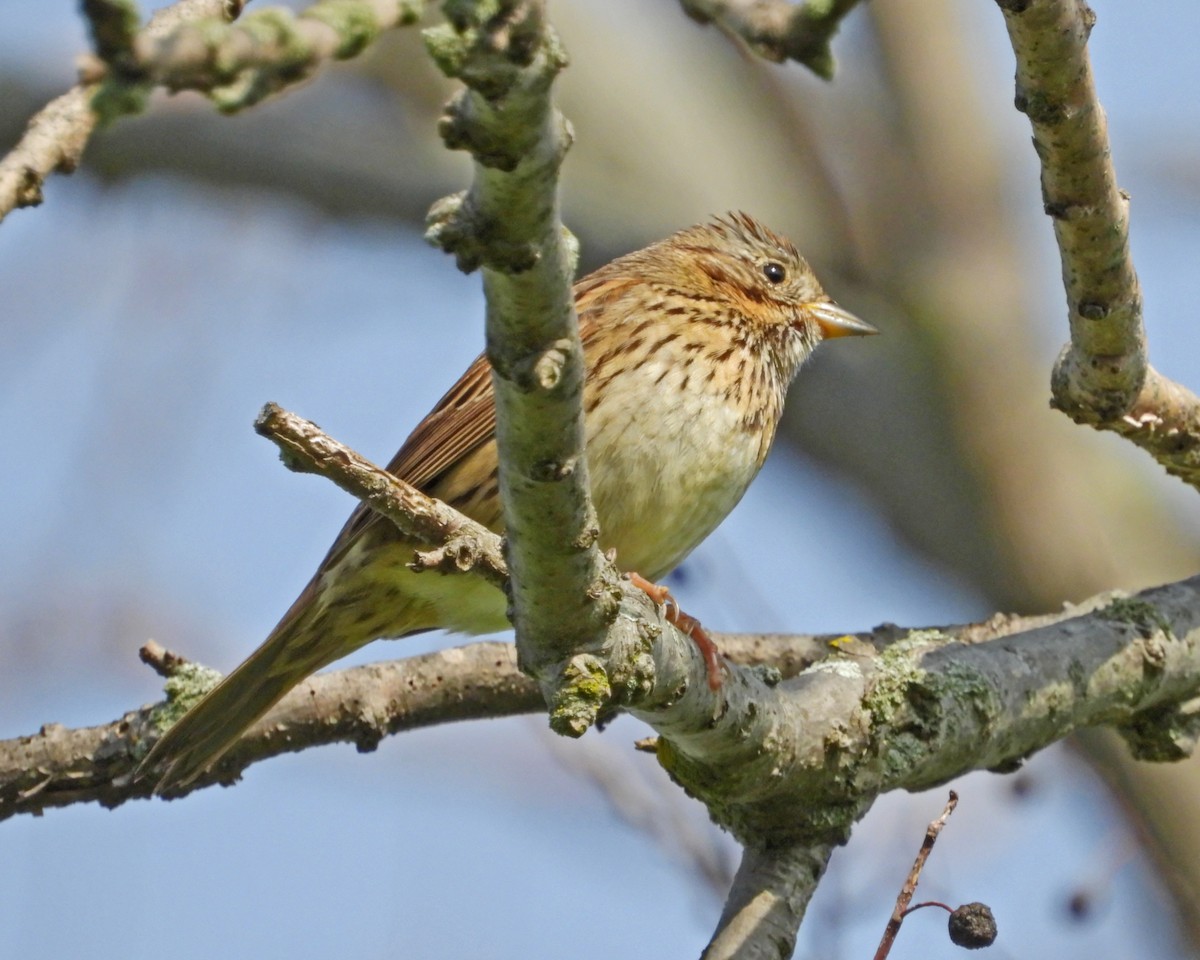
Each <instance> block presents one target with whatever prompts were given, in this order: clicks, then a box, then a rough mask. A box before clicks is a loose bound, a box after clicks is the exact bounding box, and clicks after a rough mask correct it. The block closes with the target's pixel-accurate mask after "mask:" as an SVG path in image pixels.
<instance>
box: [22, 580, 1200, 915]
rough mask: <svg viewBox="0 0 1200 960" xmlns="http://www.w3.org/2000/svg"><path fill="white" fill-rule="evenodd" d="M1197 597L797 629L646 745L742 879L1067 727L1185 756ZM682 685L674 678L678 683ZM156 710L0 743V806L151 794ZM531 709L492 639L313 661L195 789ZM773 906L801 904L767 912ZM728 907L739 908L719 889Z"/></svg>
mask: <svg viewBox="0 0 1200 960" xmlns="http://www.w3.org/2000/svg"><path fill="white" fill-rule="evenodd" d="M1197 611H1200V578H1193V579H1191V580H1187V581H1183V582H1181V583H1177V584H1172V585H1170V586H1166V587H1159V588H1155V589H1154V590H1148V591H1145V592H1143V593H1141V594H1138V595H1137V596H1135V597H1132V598H1120V597H1116V598H1115V597H1113V596H1111V595H1106V596H1102V597H1097V598H1094V599H1093V600H1092V601H1090V602H1089V603H1088V604H1085V605H1081V606H1080V607H1078V608H1075V609H1072V610H1070V611H1067V612H1065V613H1062V614H1058V615H1055V616H1051V617H1037V618H1017V617H996V618H992V619H991V620H989V621H987V622H985V623H981V624H975V625H971V626H968V627H955V628H934V629H927V630H914V631H905V630H901V629H899V628H896V627H888V628H880V630H879V631H876V632H875V633H873V634H860V635H857V636H843V637H840V638H834V637H822V638H811V637H799V638H795V639H796V644H792V645H799V646H807V647H808V648H809V649H810V650H812V651H813V653H814V654H816V653H817V652H822V653H824V657H823V658H822V659H821V660H820V661H819V662H818V663H817V664H816V665H815V666H810V667H809V668H808V669H806V670H804V671H803V672H801V673H799V674H798V675H796V676H794V678H788V677H782V679H781V675H780V674H779V673H778V672H776V671H775V670H774V669H772V668H771V667H770V666H769V665H767V666H764V667H763V668H761V669H760V670H759V671H757V675H758V676H759V677H760V678H761V679H762V683H761V686H760V688H758V689H747V691H746V692H747V693H749V694H753V695H756V696H759V699H758V700H756V701H744V700H743V695H742V693H741V692H732V691H731V699H732V700H733V701H734V702H733V703H732V704H731V711H730V714H729V715H722V716H720V717H715V716H712V715H710V716H708V717H707V718H704V717H694V718H692V720H691V721H690V722H686V723H685V718H684V715H683V711H684V710H686V709H687V707H686V705H685V704H683V703H672V702H666V703H664V704H662V705H661V706H659V707H657V708H656V709H655V711H654V716H655V719H656V720H659V721H662V720H663V719H664V718H665V721H666V723H664V724H663V725H664V726H670V724H671V721H674V722H675V725H676V727H677V729H676V730H674V731H673V732H672V734H671V741H670V744H669V745H665V744H663V742H662V741H660V746H659V755H660V757H661V758H663V759H664V761H665V762H666V764H667V767H668V769H669V770H670V771H671V773H672V774H673V776H675V777H676V778H677V779H679V780H681V781H682V782H683V783H684V784H685V785H686V786H687V787H688V788H689V789H691V790H692V791H693V792H694V793H695V794H696V795H697V796H698V797H700V798H701V799H702V800H703V801H704V802H705V803H707V804H708V805H709V807H710V809H711V810H712V811H713V813H714V815H715V816H716V818H717V820H718V822H720V823H721V824H722V825H724V826H727V827H730V828H731V829H733V830H734V831H735V833H737V835H738V836H740V837H742V838H743V839H751V838H753V837H757V838H758V842H750V843H748V846H749V847H750V848H752V849H756V850H760V851H762V852H765V853H766V854H767V855H768V859H766V860H761V859H759V860H754V861H753V862H754V863H756V864H757V866H756V867H755V869H754V870H752V871H750V872H751V875H753V874H756V873H757V872H758V871H759V870H761V869H768V870H769V869H771V868H770V867H769V857H770V856H773V855H774V854H773V853H772V850H775V851H776V852H777V851H778V850H780V849H782V850H785V851H786V850H790V851H792V854H793V855H797V856H798V855H800V854H801V853H802V852H803V851H809V853H807V854H803V857H804V858H808V859H806V860H805V862H807V863H809V864H819V863H820V862H821V860H822V858H821V856H819V855H818V854H819V852H820V850H821V849H822V848H823V846H824V845H825V844H829V843H837V842H840V841H841V840H843V839H844V838H845V835H846V832H847V831H848V830H849V829H850V826H851V825H852V823H853V822H854V820H855V819H856V817H857V816H858V815H859V814H861V813H862V812H863V811H865V809H866V808H867V807H869V806H870V803H871V801H872V800H873V799H874V797H875V796H876V795H877V794H878V793H880V792H883V791H886V790H891V789H895V788H897V787H905V788H908V789H918V788H921V787H926V786H930V785H932V784H934V783H939V782H943V781H945V780H948V779H950V778H952V777H955V776H959V775H961V774H963V773H966V772H968V771H970V770H974V769H979V768H1011V767H1012V766H1015V765H1016V764H1018V763H1019V762H1020V760H1021V759H1022V758H1023V757H1025V756H1027V755H1029V754H1030V753H1033V752H1034V751H1036V750H1037V749H1039V748H1040V747H1042V746H1045V745H1046V744H1048V743H1050V742H1053V741H1054V740H1056V739H1059V738H1061V737H1062V736H1065V735H1066V734H1067V733H1069V732H1070V731H1071V730H1074V729H1076V728H1078V727H1081V726H1087V725H1096V724H1105V725H1111V726H1116V727H1117V728H1118V729H1120V730H1121V731H1122V732H1123V733H1124V734H1125V736H1126V739H1127V740H1128V741H1129V742H1130V743H1131V745H1133V747H1134V749H1135V752H1136V753H1137V754H1138V755H1139V756H1142V757H1144V758H1147V759H1159V760H1162V759H1175V758H1178V757H1180V756H1182V755H1185V754H1186V753H1187V752H1188V751H1190V750H1191V749H1192V747H1193V745H1194V739H1195V736H1196V733H1197V730H1200V724H1198V723H1197V720H1196V717H1195V715H1194V712H1193V710H1192V707H1193V701H1194V699H1195V693H1196V691H1197V690H1200V612H1197ZM717 639H718V640H719V642H720V643H721V646H722V648H723V649H724V650H725V651H726V653H727V654H729V655H730V656H731V657H733V658H736V659H739V660H753V661H758V662H761V660H762V656H763V649H764V648H763V646H762V643H763V642H764V641H765V642H767V643H770V644H773V645H774V646H775V647H776V648H777V649H778V650H780V656H783V650H784V648H785V647H786V646H788V645H789V644H788V643H787V638H784V637H768V638H757V637H752V636H745V637H735V636H724V637H717ZM146 658H147V659H148V660H153V661H155V662H156V663H157V664H158V665H159V666H160V668H161V669H162V671H163V672H167V673H170V674H172V678H173V679H175V678H180V682H179V683H178V684H177V685H176V686H175V688H174V690H173V693H174V696H175V698H176V699H177V700H186V699H187V698H188V697H189V696H191V695H193V694H194V692H195V691H190V692H189V689H188V685H189V683H192V682H194V681H193V680H192V679H189V677H188V675H187V674H188V671H189V670H190V671H192V672H193V673H194V672H196V670H197V668H195V666H194V665H192V664H187V663H186V662H185V661H182V660H181V659H179V658H174V659H172V658H169V657H167V656H166V655H165V654H163V653H162V652H161V651H159V652H158V653H157V654H154V653H153V652H152V651H148V652H147V657H146ZM805 662H806V663H807V662H808V658H805ZM780 664H781V665H782V666H784V667H787V668H788V669H789V671H790V670H791V669H794V668H795V667H796V666H799V664H792V665H791V666H789V665H788V663H787V662H786V660H780ZM745 675H748V676H751V677H753V676H755V672H754V671H737V672H736V674H735V675H734V676H732V677H731V678H730V679H729V681H728V682H729V683H730V684H737V685H739V686H740V685H741V682H742V678H743V676H745ZM195 682H199V683H200V684H201V685H203V680H198V681H195ZM692 686H693V687H694V688H695V689H696V694H697V695H699V696H704V695H706V694H707V692H708V691H707V687H706V685H705V684H704V683H703V682H697V683H694V684H693V685H692ZM677 692H678V691H677ZM691 696H692V690H691V689H689V690H686V691H684V692H683V693H682V695H681V696H680V697H678V698H677V699H678V700H686V699H688V698H690V697H691ZM642 706H643V708H645V709H650V708H651V706H652V704H651V703H650V702H649V699H647V700H646V701H645V702H643V704H642ZM171 707H172V705H171V704H159V705H157V706H155V707H146V708H142V709H141V710H136V711H132V712H131V713H129V714H126V715H125V716H124V717H122V718H120V719H119V720H116V721H113V722H111V723H109V724H105V725H102V726H98V727H91V728H84V729H78V730H68V729H66V728H63V727H61V726H58V725H54V724H50V725H47V726H46V727H44V728H43V729H42V730H41V731H39V733H37V734H35V735H32V736H28V737H21V738H18V739H15V740H9V741H4V742H0V819H3V818H5V817H8V816H12V815H14V814H17V813H37V812H40V811H42V810H44V809H49V808H52V807H58V806H66V805H69V804H71V803H81V802H92V801H95V802H100V803H103V804H106V805H109V806H112V805H116V804H118V803H121V802H124V801H125V800H128V799H133V798H136V797H143V796H149V787H148V786H147V785H146V784H144V783H143V784H137V785H134V784H132V783H130V779H131V778H130V774H131V772H132V770H133V768H134V767H135V766H136V764H137V762H138V760H139V759H140V757H141V756H142V755H143V754H144V752H145V750H146V749H147V747H148V741H149V738H150V736H151V734H150V731H151V729H152V725H153V723H154V717H155V714H156V713H157V712H159V711H161V710H164V709H171ZM542 709H544V704H543V701H542V699H541V696H540V693H539V691H538V688H537V685H536V684H535V683H534V682H533V681H531V680H529V679H528V678H526V677H524V676H523V675H522V674H521V673H520V672H519V671H518V670H517V669H516V666H515V663H514V657H513V655H512V648H511V647H510V646H509V645H507V644H497V643H483V644H472V645H469V646H466V647H459V648H453V649H450V650H445V651H441V652H439V653H435V654H427V655H424V656H419V657H414V658H411V659H409V660H403V661H397V662H394V663H387V664H373V665H371V666H367V667H356V668H353V669H350V670H345V671H340V672H337V673H331V674H322V675H319V676H317V677H314V678H312V679H310V680H308V681H306V682H305V683H304V684H302V685H301V686H300V687H298V688H297V689H296V690H294V691H293V692H292V693H290V694H289V695H288V696H287V697H286V698H285V699H284V700H283V701H281V703H280V704H279V706H278V707H276V708H275V709H274V710H273V711H272V712H271V713H270V714H268V715H267V716H266V717H265V718H264V719H263V720H262V721H261V722H260V723H259V724H257V725H256V726H255V727H254V728H253V730H252V731H251V732H250V734H249V735H248V737H247V738H246V739H245V740H244V741H243V742H242V743H240V744H239V745H238V746H236V747H235V748H234V749H233V750H232V751H230V753H229V754H228V755H227V757H226V758H225V759H224V760H223V761H222V762H221V763H220V764H219V765H218V767H217V768H216V769H215V770H214V771H213V772H212V774H211V775H210V776H208V777H206V778H204V779H203V780H201V781H200V782H198V784H197V786H201V785H210V784H212V783H214V782H229V781H230V780H232V779H233V778H235V777H236V776H237V775H238V774H239V773H240V772H241V771H242V770H243V769H245V767H246V766H248V765H249V764H251V763H253V762H256V761H258V760H261V759H264V758H266V757H268V756H274V755H276V754H279V753H283V752H288V751H294V750H299V749H303V748H304V747H307V746H311V745H317V744H323V743H332V742H337V741H349V742H354V743H357V744H358V745H359V746H360V748H363V749H369V748H370V747H372V746H374V745H375V744H376V743H377V742H378V740H379V739H380V738H381V737H382V736H384V735H386V734H388V733H392V732H396V731H399V730H405V729H411V728H415V727H420V726H428V725H431V724H437V723H444V722H448V721H451V720H460V719H467V718H485V717H495V716H503V715H508V714H511V713H518V712H534V711H538V710H542ZM758 714H769V715H770V719H771V722H772V724H773V727H772V732H773V736H772V738H771V740H770V741H769V743H770V744H771V746H770V749H769V750H764V749H763V743H764V742H768V741H762V740H759V741H753V742H754V743H755V744H756V746H755V749H754V752H755V753H756V754H757V755H759V756H760V757H762V761H761V762H763V763H765V764H766V768H765V769H766V770H767V771H769V772H768V773H767V774H763V773H762V771H759V775H758V776H757V777H753V776H750V777H743V776H741V775H740V774H738V771H737V770H735V771H733V772H734V773H735V774H737V775H735V776H733V777H730V778H728V779H726V778H725V777H724V776H723V774H725V773H726V772H727V771H729V769H730V768H729V766H728V765H727V763H728V762H732V761H733V760H736V759H737V757H736V755H737V752H738V750H739V749H744V748H745V747H746V744H747V741H748V740H749V738H751V737H753V736H754V730H753V729H749V728H747V727H746V723H747V718H749V719H750V721H752V722H753V721H754V718H755V716H756V715H758ZM751 725H753V723H752V724H751ZM764 754H765V757H763V756H762V755H764ZM741 762H742V763H744V762H745V761H741ZM754 762H758V761H757V760H755V761H754ZM719 774H720V775H719ZM748 856H749V855H748ZM814 858H815V859H814ZM802 859H803V858H802ZM747 862H750V861H747ZM747 869H748V868H747ZM743 889H746V888H743ZM744 899H745V902H746V903H749V902H750V901H752V900H753V899H754V896H753V894H751V895H749V896H747V897H746V898H744ZM785 908H786V909H787V910H791V911H793V912H794V911H795V909H796V907H795V905H794V903H793V905H792V906H791V907H788V906H787V905H786V904H780V905H779V908H778V909H785ZM730 909H731V910H733V911H734V912H735V913H737V912H740V909H741V908H740V907H737V906H735V902H734V901H731V906H730Z"/></svg>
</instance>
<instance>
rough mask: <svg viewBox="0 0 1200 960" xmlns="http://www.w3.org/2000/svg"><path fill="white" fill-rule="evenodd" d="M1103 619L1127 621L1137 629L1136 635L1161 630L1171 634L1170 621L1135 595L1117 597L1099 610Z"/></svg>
mask: <svg viewBox="0 0 1200 960" xmlns="http://www.w3.org/2000/svg"><path fill="white" fill-rule="evenodd" d="M1099 614H1100V616H1102V617H1103V618H1104V619H1105V620H1111V621H1112V622H1114V623H1128V624H1130V625H1131V626H1133V627H1135V628H1136V629H1137V632H1138V635H1139V636H1142V637H1149V636H1151V635H1153V634H1154V633H1156V632H1157V631H1159V630H1161V631H1162V632H1163V633H1165V634H1167V636H1171V621H1170V620H1168V619H1167V618H1166V617H1165V616H1163V615H1162V614H1161V613H1160V612H1159V611H1158V608H1157V607H1155V606H1154V605H1153V604H1152V603H1147V602H1146V601H1145V600H1141V599H1138V598H1137V597H1117V599H1115V600H1113V602H1112V603H1110V604H1109V605H1108V606H1107V607H1104V608H1103V609H1102V610H1100V611H1099Z"/></svg>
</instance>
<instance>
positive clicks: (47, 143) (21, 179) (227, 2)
mask: <svg viewBox="0 0 1200 960" xmlns="http://www.w3.org/2000/svg"><path fill="white" fill-rule="evenodd" d="M241 9H242V2H241V0H178V2H177V3H174V4H172V5H171V6H169V7H164V8H163V9H162V10H159V11H158V12H157V13H156V14H154V16H153V17H151V18H150V22H149V23H148V24H147V25H146V30H145V35H146V36H147V37H155V38H156V37H162V36H163V35H165V34H166V33H168V32H169V31H171V30H173V29H175V28H176V27H178V26H179V25H180V24H182V23H187V22H189V21H192V20H199V19H204V18H220V19H223V20H226V21H228V20H233V19H235V18H236V17H237V15H238V14H239V13H240V12H241ZM95 92H96V86H95V84H80V85H79V86H76V87H74V88H73V89H71V90H69V91H68V92H67V93H64V94H63V95H62V96H61V97H58V98H57V99H55V100H52V101H51V102H50V103H49V104H47V105H46V106H45V107H44V108H43V109H42V110H40V111H39V112H38V113H37V114H35V115H34V117H33V118H32V119H31V120H30V121H29V126H28V128H27V129H26V131H25V135H24V136H23V137H22V138H21V140H20V142H19V143H18V144H17V145H16V146H15V147H14V148H13V149H12V150H11V151H9V153H8V154H7V155H6V156H5V157H4V158H3V159H0V221H2V220H3V219H4V218H5V217H6V216H7V215H8V214H9V213H11V212H12V211H13V210H15V209H18V208H20V207H36V206H37V205H38V204H40V203H41V202H42V184H43V183H44V182H45V180H46V178H47V177H48V176H50V174H52V173H74V171H75V168H76V167H77V166H79V161H80V160H81V159H82V157H83V150H84V148H85V147H86V146H87V143H88V140H89V139H90V138H91V136H92V132H93V131H94V130H95V129H96V120H97V117H96V113H95V111H93V110H92V106H91V101H92V97H93V96H94V95H95Z"/></svg>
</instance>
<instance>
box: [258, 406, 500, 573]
mask: <svg viewBox="0 0 1200 960" xmlns="http://www.w3.org/2000/svg"><path fill="white" fill-rule="evenodd" d="M254 429H255V431H257V432H258V434H259V435H260V436H264V437H266V438H267V439H268V440H270V441H271V442H273V443H274V444H275V445H276V446H277V447H279V450H280V459H282V460H283V462H284V464H285V465H286V466H287V468H288V469H289V470H295V471H296V472H297V473H315V474H317V475H318V476H322V477H325V478H326V479H328V480H332V481H333V482H334V483H336V484H337V485H338V486H339V487H341V488H342V489H343V490H345V491H346V492H347V493H349V494H351V495H353V496H355V497H357V498H358V499H359V500H361V501H362V502H363V503H365V504H367V505H368V506H369V507H371V509H372V510H375V511H377V512H378V513H382V514H383V515H384V516H385V517H387V518H388V519H389V520H391V521H392V522H393V523H394V524H396V526H397V527H399V528H400V530H401V531H403V532H404V533H405V534H406V535H407V536H409V537H411V538H413V539H415V540H418V541H420V542H421V543H424V544H426V545H427V546H429V547H430V548H431V549H430V550H429V552H427V553H418V554H417V555H416V557H415V558H414V560H413V566H414V568H415V569H420V570H441V571H444V572H455V573H467V572H474V573H477V574H478V575H479V576H481V577H483V578H484V579H485V580H487V581H489V582H490V583H493V584H495V585H496V586H497V587H499V588H501V589H503V588H504V587H505V586H506V584H507V583H508V567H507V566H506V565H505V562H504V557H503V555H502V553H501V547H500V538H499V537H498V536H497V535H496V534H494V533H492V531H491V530H489V529H488V528H487V527H485V526H484V525H483V524H481V523H476V522H475V521H474V520H472V519H471V518H470V517H467V516H464V515H463V514H461V513H459V512H458V511H457V510H454V509H453V508H451V507H448V506H446V504H444V503H442V502H441V501H440V500H435V499H433V498H432V497H429V496H426V495H425V494H424V493H422V492H421V491H420V490H418V489H417V488H416V487H413V486H411V485H410V484H408V483H405V482H404V481H403V480H401V479H399V478H398V477H395V476H393V475H392V474H390V473H388V472H387V471H386V470H384V469H382V468H381V467H377V466H376V465H375V464H373V463H371V462H370V461H369V460H367V459H366V458H365V457H363V456H362V455H361V454H358V453H355V452H354V451H353V450H351V449H350V448H349V447H347V446H345V445H343V444H341V443H338V441H336V440H334V439H333V438H332V437H330V436H329V435H327V434H325V433H323V432H322V431H321V429H320V428H319V427H318V426H317V425H316V424H315V423H312V422H311V421H309V420H305V419H303V418H302V417H298V416H296V415H295V414H294V413H289V412H288V411H286V410H284V409H282V408H281V407H278V406H276V405H275V404H273V403H268V404H267V405H266V406H265V407H263V409H262V413H260V414H259V416H258V419H257V420H255V421H254Z"/></svg>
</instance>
